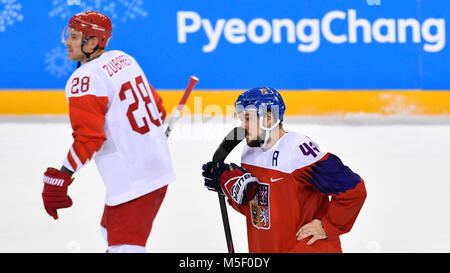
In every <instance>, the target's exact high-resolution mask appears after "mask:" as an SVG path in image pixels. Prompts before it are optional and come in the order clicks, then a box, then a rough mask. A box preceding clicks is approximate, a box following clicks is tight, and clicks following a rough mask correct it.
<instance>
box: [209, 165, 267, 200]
mask: <svg viewBox="0 0 450 273" xmlns="http://www.w3.org/2000/svg"><path fill="white" fill-rule="evenodd" d="M203 170H204V172H203V176H204V177H205V186H206V187H207V188H208V189H209V190H216V191H217V189H218V188H219V187H220V188H222V190H223V192H224V193H225V195H226V196H227V197H228V198H231V199H233V201H234V202H236V203H237V204H240V205H244V206H245V205H247V202H248V201H249V200H251V199H252V198H253V197H254V196H255V195H256V193H257V190H258V179H257V178H256V177H255V176H254V175H252V174H251V173H249V172H247V171H246V170H245V169H244V168H242V167H239V166H238V165H236V164H234V163H231V164H230V165H228V164H225V163H224V162H217V163H213V162H208V163H206V164H205V165H203ZM219 185H220V186H219Z"/></svg>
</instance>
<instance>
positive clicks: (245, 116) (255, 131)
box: [239, 111, 263, 147]
mask: <svg viewBox="0 0 450 273" xmlns="http://www.w3.org/2000/svg"><path fill="white" fill-rule="evenodd" d="M239 119H240V120H241V127H243V128H244V129H245V140H246V141H247V145H248V146H250V147H259V146H260V145H261V143H262V142H263V140H262V137H261V136H260V134H259V118H258V115H257V113H256V111H244V112H242V113H240V114H239Z"/></svg>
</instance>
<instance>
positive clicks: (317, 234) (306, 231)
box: [296, 219, 327, 245]
mask: <svg viewBox="0 0 450 273" xmlns="http://www.w3.org/2000/svg"><path fill="white" fill-rule="evenodd" d="M296 236H297V240H299V241H300V240H302V239H304V238H307V237H310V236H312V238H311V239H310V240H309V241H308V242H307V243H306V244H307V245H312V244H313V243H314V242H315V241H317V240H321V239H326V238H327V234H326V232H325V229H324V228H323V225H322V221H320V220H319V219H314V220H312V221H311V222H309V223H307V224H305V225H303V226H302V227H301V228H300V229H299V230H298V231H297V234H296Z"/></svg>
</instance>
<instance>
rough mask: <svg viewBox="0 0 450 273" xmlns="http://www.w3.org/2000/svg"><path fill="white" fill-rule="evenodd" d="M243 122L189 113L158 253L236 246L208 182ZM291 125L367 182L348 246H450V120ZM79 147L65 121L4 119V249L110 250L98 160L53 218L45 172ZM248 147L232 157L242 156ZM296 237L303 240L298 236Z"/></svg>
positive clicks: (239, 243) (299, 121)
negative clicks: (224, 143)
mask: <svg viewBox="0 0 450 273" xmlns="http://www.w3.org/2000/svg"><path fill="white" fill-rule="evenodd" d="M232 127H233V123H231V122H224V121H222V120H220V119H213V120H206V119H205V120H203V119H202V118H201V117H184V118H182V119H181V120H180V121H179V123H177V124H176V126H175V128H174V130H173V131H172V135H171V137H170V139H169V148H170V151H171V155H172V160H173V164H174V168H175V172H176V176H177V181H176V182H174V183H173V184H171V185H170V186H169V189H168V192H167V195H166V198H165V200H164V202H163V205H162V206H161V209H160V211H159V213H158V215H157V217H156V219H155V222H154V226H153V230H152V233H151V235H150V238H149V241H148V244H147V251H148V252H226V251H227V248H226V243H225V236H224V232H223V225H222V219H221V215H220V209H219V202H218V198H217V194H216V193H213V192H210V191H208V190H207V189H206V188H205V187H204V186H203V180H202V176H201V166H202V164H203V163H205V162H206V161H208V160H210V159H211V157H212V154H213V152H214V151H215V149H216V148H217V146H218V144H219V143H220V142H221V139H222V138H223V136H224V135H225V134H226V133H227V132H228V131H229V130H230V129H231V128H232ZM284 127H285V129H286V130H287V131H296V132H299V133H303V134H305V135H308V136H309V137H310V138H312V139H313V140H315V141H316V142H317V143H318V144H319V147H320V148H321V149H322V150H323V151H328V152H332V153H334V154H336V155H338V156H339V157H340V158H341V160H342V161H343V162H344V164H345V165H347V166H349V167H350V168H351V169H352V170H353V171H354V172H356V173H358V174H359V175H360V176H361V177H362V178H363V179H364V180H365V183H366V188H367V199H366V202H365V204H364V206H363V208H362V210H361V213H360V215H359V217H358V219H357V220H356V223H355V225H354V227H353V229H352V231H351V232H350V233H348V234H346V235H343V236H341V241H342V248H343V251H344V252H449V251H450V233H449V232H448V230H450V198H449V195H450V118H449V117H409V116H403V117H402V116H399V117H383V116H364V115H362V116H358V115H357V116H343V117H325V118H287V119H286V120H285V122H284ZM71 143H72V137H71V128H70V124H69V122H68V120H67V119H66V118H65V117H14V116H0V178H1V184H0V215H1V220H0V252H104V251H105V250H106V246H105V244H104V241H103V239H102V237H101V234H100V231H99V223H100V218H101V215H102V212H103V206H104V194H105V190H104V186H103V183H102V181H101V179H100V176H99V174H98V172H97V169H96V166H95V163H94V162H93V161H92V162H91V163H89V165H87V166H86V167H84V168H83V169H82V170H80V171H79V172H78V173H77V174H76V175H75V181H74V182H73V184H72V185H71V186H70V188H69V195H70V196H71V198H72V200H73V201H74V205H73V206H72V207H71V208H68V209H62V210H59V212H58V214H59V217H60V218H59V219H58V220H57V221H55V220H53V218H51V217H50V216H48V215H47V214H46V212H45V210H44V207H43V203H42V199H41V192H42V187H43V184H42V175H43V172H44V171H45V169H46V168H47V167H49V166H53V167H57V168H59V167H60V166H61V164H62V161H63V159H64V158H65V156H66V154H67V151H68V148H69V146H70V144H71ZM242 145H243V143H241V144H240V145H239V146H238V147H237V148H236V149H235V150H234V151H233V152H232V153H231V154H230V156H229V157H228V159H227V161H228V162H230V161H232V162H237V163H239V162H240V152H241V151H242ZM228 214H229V217H230V225H231V229H232V233H233V241H234V245H235V249H236V252H247V251H248V248H247V240H246V227H245V219H244V217H243V216H241V215H240V214H238V213H237V212H235V211H233V210H232V209H231V208H230V207H228ZM292 236H295V234H293V235H292Z"/></svg>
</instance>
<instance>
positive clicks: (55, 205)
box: [42, 168, 73, 220]
mask: <svg viewBox="0 0 450 273" xmlns="http://www.w3.org/2000/svg"><path fill="white" fill-rule="evenodd" d="M72 181H73V178H71V176H70V174H68V173H65V172H62V171H59V170H57V169H55V168H48V169H47V171H46V172H45V173H44V190H43V191H42V200H43V201H44V207H45V210H46V211H47V213H48V214H49V215H50V216H52V217H53V218H54V219H55V220H56V219H58V212H57V210H58V209H62V208H68V207H70V206H72V199H70V197H69V196H68V195H67V188H68V186H69V185H70V184H71V183H72Z"/></svg>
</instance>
